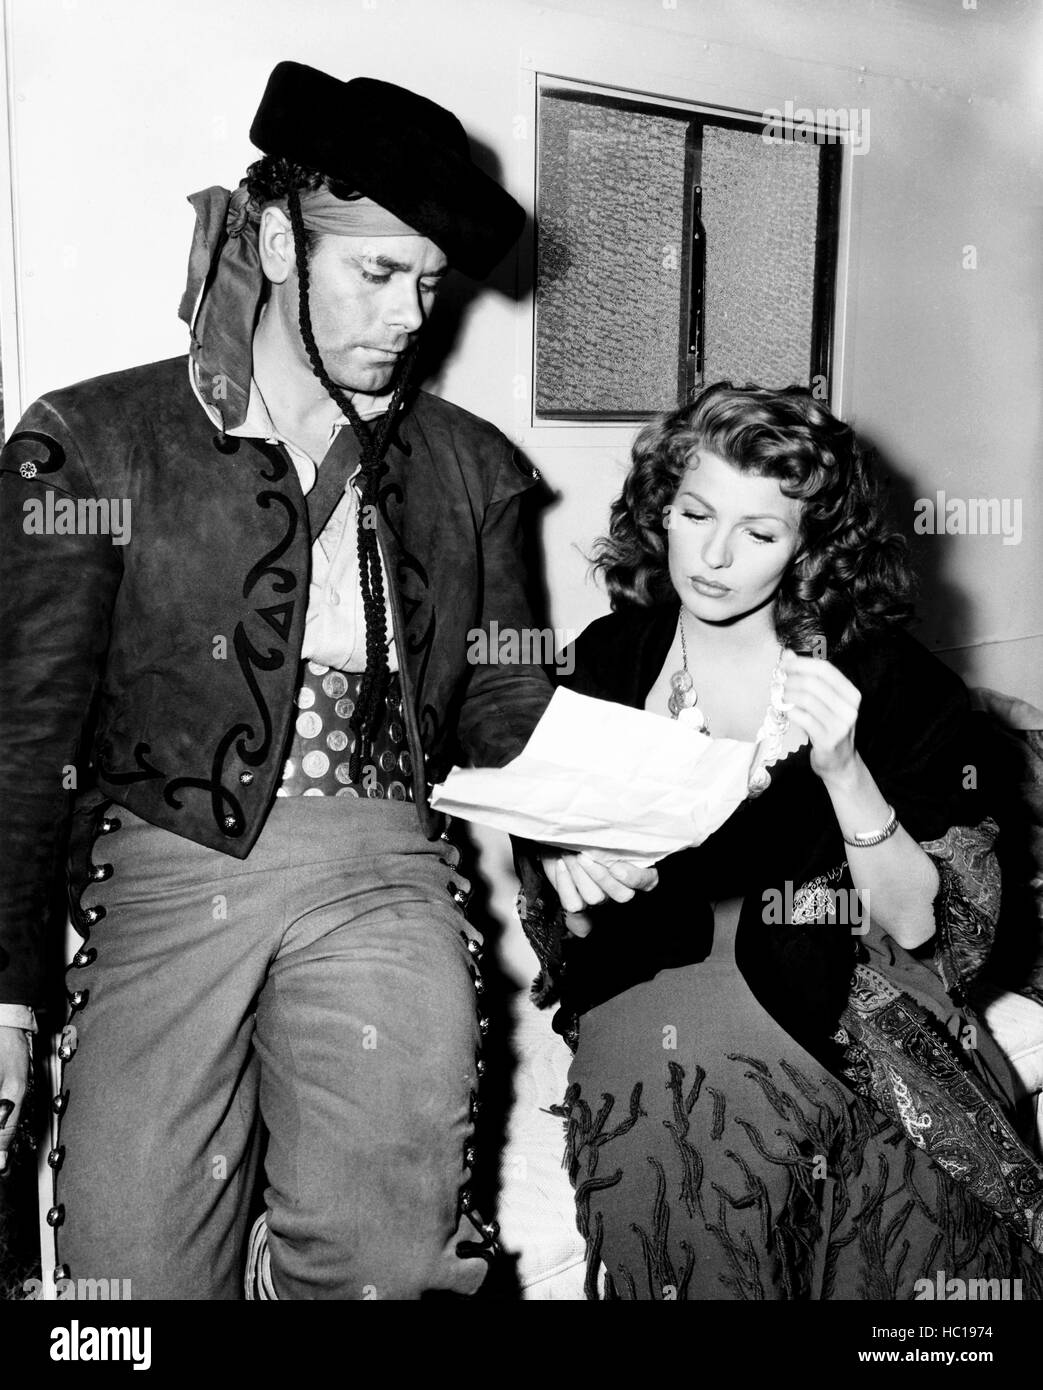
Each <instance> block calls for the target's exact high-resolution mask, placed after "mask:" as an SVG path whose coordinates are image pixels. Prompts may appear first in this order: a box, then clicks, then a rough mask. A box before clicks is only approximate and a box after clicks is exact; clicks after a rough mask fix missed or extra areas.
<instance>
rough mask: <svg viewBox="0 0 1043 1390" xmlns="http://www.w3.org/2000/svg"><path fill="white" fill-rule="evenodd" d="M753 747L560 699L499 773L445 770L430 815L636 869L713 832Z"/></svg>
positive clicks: (642, 715) (566, 693)
mask: <svg viewBox="0 0 1043 1390" xmlns="http://www.w3.org/2000/svg"><path fill="white" fill-rule="evenodd" d="M754 752H755V745H754V744H753V743H747V742H742V741H740V740H737V739H715V738H710V737H708V736H707V735H706V734H703V733H700V732H699V731H697V730H696V729H694V728H692V727H691V726H688V725H685V724H682V723H679V722H678V721H675V720H672V719H665V718H662V717H660V716H659V715H656V714H651V713H649V712H647V711H645V710H638V709H633V708H631V707H630V706H629V705H618V704H614V703H612V702H611V701H609V700H594V699H591V698H590V697H589V696H586V695H577V694H576V693H575V692H574V691H571V690H557V691H555V693H554V696H553V697H552V699H551V702H550V704H549V705H548V706H547V708H546V710H545V711H544V713H543V717H542V718H541V719H540V722H539V723H538V724H537V726H536V728H535V729H534V730H533V733H532V736H531V737H530V739H529V741H528V743H527V744H526V746H525V748H524V750H523V751H522V752H521V753H520V754H519V756H518V757H517V758H515V759H514V760H513V762H510V763H508V764H507V765H506V766H505V767H501V768H466V769H464V768H453V770H452V772H450V774H449V776H448V777H447V778H446V779H445V781H444V782H442V783H441V784H440V785H438V786H436V787H435V788H434V790H433V793H432V797H431V804H432V805H433V806H434V807H435V808H436V809H437V810H439V811H442V812H444V813H445V814H447V815H451V816H456V817H459V819H461V820H466V821H476V822H478V823H479V824H481V825H488V826H492V827H493V828H494V829H497V830H504V831H506V832H507V833H509V834H512V835H520V836H522V837H524V838H525V839H528V840H536V841H539V842H540V843H542V844H549V845H557V846H560V847H561V848H562V849H571V850H586V851H587V852H589V853H591V854H594V855H595V856H597V857H602V858H611V859H618V858H626V859H632V860H635V861H637V862H638V863H642V864H654V863H655V862H656V860H658V859H662V858H664V857H665V856H666V855H668V854H673V853H675V852H676V851H677V850H680V849H686V848H688V847H689V846H692V845H700V844H702V842H703V841H704V840H705V839H706V838H707V836H709V835H712V834H713V832H714V831H715V830H717V829H718V828H719V827H720V826H721V825H723V824H724V822H725V821H726V820H727V819H728V817H729V816H730V815H731V814H732V812H733V811H734V810H735V808H736V807H737V806H738V805H739V804H740V802H742V801H744V800H745V799H746V796H747V779H748V777H749V773H750V767H751V764H752V762H753V756H754Z"/></svg>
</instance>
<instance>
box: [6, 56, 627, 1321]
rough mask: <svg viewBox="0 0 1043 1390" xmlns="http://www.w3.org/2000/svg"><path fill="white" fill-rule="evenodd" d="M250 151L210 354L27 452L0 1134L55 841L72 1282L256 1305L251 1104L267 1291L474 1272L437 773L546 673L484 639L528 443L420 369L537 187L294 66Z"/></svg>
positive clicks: (332, 1292)
mask: <svg viewBox="0 0 1043 1390" xmlns="http://www.w3.org/2000/svg"><path fill="white" fill-rule="evenodd" d="M251 139H252V140H253V141H254V143H255V144H256V145H257V146H258V147H259V148H260V149H261V150H262V151H264V152H265V155H266V157H265V158H264V159H262V160H260V161H259V162H258V163H257V164H255V165H253V166H252V167H251V170H250V174H249V177H248V179H247V180H245V181H244V185H243V186H241V187H240V189H239V190H238V191H237V192H236V193H235V194H233V195H231V196H229V195H228V194H227V192H225V191H224V190H221V189H209V190H207V191H206V192H205V193H203V194H198V195H196V196H195V197H194V198H193V199H192V202H193V204H194V206H195V208H196V212H197V219H198V223H197V231H196V238H195V243H194V245H193V250H192V257H191V261H190V267H189V283H188V287H187V289H186V293H185V298H184V300H183V302H182V316H183V317H184V318H185V319H186V321H188V322H189V323H190V326H191V330H192V339H191V352H190V354H189V357H188V358H187V359H186V358H178V359H174V360H172V361H168V362H159V363H154V364H152V365H150V366H146V367H140V368H135V369H132V370H130V371H125V372H119V373H115V374H113V375H110V376H105V377H101V378H97V379H95V380H92V381H87V382H83V383H80V384H79V385H77V386H73V387H70V388H68V389H66V390H62V391H57V392H54V393H51V394H50V395H48V396H46V397H44V398H43V399H42V400H40V401H38V402H37V403H36V404H35V405H33V406H32V407H31V408H30V410H29V411H28V413H27V414H26V416H25V417H24V419H23V420H22V422H21V423H20V425H19V428H18V430H17V431H16V432H15V433H14V435H13V436H12V437H11V439H10V440H9V441H8V444H7V447H6V448H5V450H4V453H3V455H2V459H0V475H2V485H3V492H4V494H5V499H4V500H5V506H4V511H3V526H4V531H5V541H4V548H3V560H2V567H3V571H2V574H0V582H2V599H0V602H2V604H3V623H4V631H5V644H6V650H5V661H4V667H3V675H2V685H0V693H2V698H3V707H4V719H5V725H6V729H7V736H8V747H7V751H6V754H5V757H4V759H3V764H2V783H0V789H2V793H3V798H4V801H3V806H4V816H3V823H4V824H5V827H6V828H7V835H8V841H7V853H8V867H7V869H6V870H5V874H4V882H3V889H2V907H3V914H2V917H0V1025H2V1026H0V1148H3V1149H5V1150H6V1148H7V1147H8V1146H9V1144H10V1140H11V1135H12V1133H13V1131H14V1129H15V1126H16V1124H17V1120H18V1106H19V1104H20V1102H21V1099H22V1096H23V1094H24V1091H25V1085H26V1077H27V1072H28V1066H29V1063H28V1050H29V1049H28V1044H29V1041H30V1035H31V1033H32V1031H33V1030H34V1029H35V1016H34V1012H33V1011H34V1008H36V1007H38V1006H39V1005H40V1003H41V1001H42V999H43V998H44V991H45V968H44V967H45V952H44V932H43V927H44V923H45V921H46V919H47V914H48V903H49V898H50V894H51V891H52V889H53V885H54V883H55V882H56V881H58V880H59V879H60V876H61V865H62V862H63V860H64V858H65V856H66V839H68V857H69V864H70V898H71V902H72V908H73V920H74V923H75V925H76V926H77V928H78V930H79V931H80V932H81V934H82V935H83V936H84V938H85V940H84V943H83V946H82V947H81V949H80V950H79V951H78V952H77V954H76V956H75V957H74V960H73V963H72V965H71V967H70V968H69V971H68V976H67V981H68V989H69V994H68V998H69V1010H70V1014H69V1024H68V1026H67V1027H66V1029H65V1032H64V1034H63V1041H62V1048H61V1057H62V1059H63V1063H64V1070H63V1079H62V1084H61V1089H60V1091H59V1094H58V1096H57V1097H56V1098H55V1102H54V1104H55V1109H56V1110H57V1112H58V1113H59V1115H60V1116H61V1132H60V1142H59V1144H58V1145H57V1146H56V1147H55V1148H54V1149H53V1151H52V1152H51V1153H50V1155H49V1161H50V1163H51V1166H52V1169H53V1170H54V1186H55V1192H54V1201H53V1205H52V1207H51V1209H50V1210H49V1212H48V1213H47V1219H48V1221H49V1222H50V1224H51V1225H52V1226H53V1227H54V1228H55V1230H56V1239H57V1249H58V1254H59V1260H60V1263H59V1266H58V1268H57V1270H56V1277H58V1278H61V1277H70V1276H71V1277H73V1278H78V1277H91V1278H100V1277H107V1278H120V1279H126V1278H129V1279H130V1280H131V1281H132V1287H133V1296H134V1297H135V1298H182V1299H183V1298H195V1299H198V1298H217V1299H223V1298H235V1297H237V1296H238V1291H239V1288H240V1281H241V1276H242V1261H243V1246H244V1239H245V1224H246V1221H247V1216H248V1202H249V1198H250V1194H251V1192H252V1190H253V1187H254V1178H255V1170H256V1162H257V1134H258V1128H259V1127H258V1123H257V1119H258V1114H260V1116H261V1117H262V1119H263V1122H264V1127H265V1130H266V1131H267V1133H268V1145H267V1151H266V1154H265V1175H266V1179H267V1188H266V1192H265V1205H266V1222H265V1225H264V1228H263V1230H262V1235H263V1236H264V1237H265V1238H266V1239H267V1242H268V1247H269V1254H270V1289H271V1292H272V1293H273V1294H274V1295H275V1296H277V1297H280V1298H290V1299H294V1298H297V1299H306V1298H323V1299H327V1298H346V1299H349V1298H367V1297H370V1298H371V1297H377V1298H414V1297H419V1296H420V1295H421V1294H423V1293H425V1292H427V1291H450V1292H456V1293H461V1294H467V1293H472V1292H474V1291H475V1290H476V1289H477V1287H478V1286H479V1284H480V1282H481V1279H482V1277H483V1274H484V1272H485V1268H486V1260H487V1257H488V1254H489V1250H490V1248H491V1247H492V1246H493V1243H494V1239H495V1228H494V1227H493V1226H492V1225H491V1224H489V1225H487V1224H484V1223H483V1222H482V1221H481V1219H480V1217H479V1216H478V1214H477V1213H476V1212H475V1211H474V1210H473V1208H472V1204H471V1200H470V1197H469V1194H468V1191H467V1187H466V1177H467V1172H468V1170H469V1168H470V1166H471V1164H472V1163H473V1159H474V1154H473V1150H472V1149H471V1146H470V1137H471V1132H472V1131H471V1120H472V1116H473V1109H474V1104H475V1092H476V1089H477V1077H478V1074H479V1072H480V1070H481V1063H480V1062H479V1061H478V1060H477V1056H476V1054H477V1051H478V1045H479V1043H480V1038H481V1032H482V1031H483V1030H484V1026H485V1025H484V1021H483V1020H481V1019H479V1018H478V1017H477V1011H476V1008H475V1000H474V995H475V990H476V989H478V990H480V988H481V981H480V979H479V978H478V976H477V970H476V966H475V959H476V957H477V955H478V939H477V935H476V933H475V932H474V931H473V930H472V929H470V928H469V927H468V926H467V924H466V921H465V919H464V916H463V911H462V903H463V901H464V899H465V897H466V893H465V890H464V886H463V885H462V884H461V882H460V880H459V879H458V878H457V877H456V876H455V875H454V873H453V870H454V868H455V864H456V860H457V854H456V851H455V849H454V848H453V847H451V846H450V845H449V844H448V842H447V841H446V838H445V833H444V823H443V821H442V819H441V818H440V817H438V816H437V815H435V814H434V813H433V812H432V811H431V809H430V807H429V805H428V802H427V790H428V788H429V786H430V784H431V783H432V782H434V781H437V780H438V779H439V778H440V777H442V776H443V775H444V773H445V772H446V770H447V769H448V766H449V765H450V762H451V760H452V758H453V755H454V750H455V748H456V746H457V744H459V745H460V746H462V749H463V750H464V752H465V753H466V754H467V755H469V756H470V757H471V758H472V759H473V760H474V761H475V762H477V763H485V764H489V765H500V764H502V763H504V762H506V761H508V760H509V759H510V758H512V757H514V756H515V755H516V754H517V753H518V752H519V751H520V750H521V748H522V747H523V746H524V743H525V741H526V739H527V737H528V735H529V733H530V732H531V730H532V728H533V726H534V725H535V723H536V721H537V719H538V718H539V715H540V713H541V712H542V710H543V708H544V706H545V704H546V702H547V700H548V698H549V695H550V690H549V687H548V685H547V682H546V679H545V677H544V675H543V673H542V671H540V670H539V669H536V668H532V667H527V666H516V667H504V666H499V665H498V666H486V667H481V666H479V667H469V666H468V665H467V662H466V651H467V647H468V641H467V632H468V631H469V629H472V628H474V627H477V626H482V625H488V624H489V623H491V622H493V621H495V622H497V623H498V624H499V625H500V629H501V630H503V629H504V628H515V629H520V628H523V627H525V626H526V625H528V623H529V617H528V612H527V608H526V602H525V598H524V594H523V586H522V577H521V576H522V569H521V563H520V546H519V505H520V498H521V495H522V494H523V493H524V492H525V490H526V489H527V488H529V487H530V486H531V485H532V483H533V481H534V470H532V469H530V468H528V467H527V466H524V465H522V464H520V463H519V462H518V461H517V460H516V458H515V456H514V453H513V450H512V449H511V447H510V445H509V444H508V442H507V441H506V440H505V439H504V437H503V436H502V435H501V434H499V432H498V431H497V430H495V429H494V428H493V427H492V426H491V425H489V424H486V423H485V422H484V421H481V420H478V419H476V418H475V417H474V416H472V415H469V414H468V413H467V412H465V411H463V410H460V409H459V408H457V407H455V406H451V405H449V404H447V403H445V402H443V401H440V400H438V399H436V398H434V397H432V396H429V395H426V394H424V393H422V392H416V391H414V390H412V389H411V387H410V379H409V368H410V364H411V360H412V357H413V355H414V350H415V344H416V339H417V335H418V333H419V332H420V329H421V328H422V326H423V323H424V321H425V319H426V318H427V315H428V311H429V309H430V306H431V303H432V301H433V299H434V296H435V293H436V291H437V288H438V285H439V284H440V282H441V280H442V277H443V276H444V274H445V272H446V270H447V268H448V267H449V266H450V265H453V266H455V267H458V268H459V269H461V270H463V271H464V272H466V273H468V274H470V275H472V276H479V277H480V276H483V275H484V274H486V273H487V272H488V271H489V270H490V269H491V268H492V266H493V265H495V263H496V262H497V261H498V260H499V259H500V258H501V257H502V256H503V255H504V254H505V253H506V251H507V249H508V247H509V246H510V245H511V243H512V242H513V241H514V240H515V238H516V237H517V235H518V233H519V231H520V229H521V226H522V224H523V221H524V214H523V212H522V209H521V208H520V207H519V206H518V205H517V204H516V203H515V202H514V201H513V199H511V198H510V197H509V196H508V195H507V194H506V193H505V192H504V191H503V190H502V189H501V188H499V187H498V185H496V184H495V183H494V182H493V181H492V180H490V179H489V178H487V177H486V176H485V175H484V174H482V173H481V172H480V171H479V170H478V169H477V168H476V166H475V165H474V164H473V163H472V162H471V159H470V154H469V150H468V145H467V140H466V136H465V134H464V132H463V129H462V127H461V126H460V124H459V122H458V121H457V120H456V118H455V117H453V116H452V115H451V114H450V113H449V112H448V111H445V110H444V109H443V108H441V107H439V106H436V105H435V104H434V103H432V102H430V101H427V100H426V99H424V98H423V97H420V96H417V95H415V94H413V93H411V92H408V91H406V90H404V89H402V88H400V87H396V86H392V85H390V84H387V83H383V82H377V81H373V80H370V79H365V78H358V79H355V80H353V81H349V82H340V81H338V80H336V79H335V78H333V77H330V76H327V75H326V74H324V73H321V72H318V71H316V70H314V69H312V68H307V67H303V66H301V65H299V64H295V63H281V64H280V65H279V66H278V67H277V68H276V69H275V71H274V72H273V74H272V76H271V78H270V80H269V83H268V86H267V89H266V91H265V94H264V97H263V99H262V102H261V105H260V108H259V110H258V113H257V116H256V119H255V121H254V123H253V126H252V128H251ZM367 421H368V422H369V423H368V424H367V423H366V422H367ZM106 500H107V501H108V502H109V503H110V504H111V505H112V506H113V508H115V506H116V505H117V504H118V503H119V502H122V503H123V504H124V505H123V523H124V532H125V535H124V536H123V537H122V539H123V540H125V541H126V543H124V544H120V545H115V544H113V543H112V542H113V540H114V539H115V537H114V536H112V535H108V534H105V533H104V531H103V529H102V528H101V527H100V526H98V525H94V524H91V522H90V521H89V517H93V518H94V519H97V518H98V517H99V516H104V515H105V513H104V511H102V510H100V505H101V503H102V502H103V501H106ZM128 522H129V525H128V524H127V523H128ZM81 754H86V755H87V756H86V757H81V756H80V755H81ZM85 766H86V767H87V780H86V784H85V782H84V776H83V769H84V767H85ZM78 767H79V772H78V770H77V769H78ZM77 777H79V782H80V790H79V793H78V795H77V796H76V798H75V810H74V814H73V815H72V818H71V820H72V824H71V830H70V831H69V832H68V835H67V833H66V829H65V825H66V821H67V819H68V816H67V806H68V801H69V798H70V794H71V793H70V789H71V788H72V787H74V786H75V785H76V781H77ZM411 803H413V804H411ZM418 822H419V823H418ZM561 872H562V873H571V874H573V875H574V876H576V877H577V878H578V879H579V881H580V883H581V887H580V889H578V890H577V892H578V896H577V902H586V901H589V900H596V899H597V898H598V897H599V896H602V895H603V891H604V892H611V893H612V894H613V895H620V896H630V891H631V890H630V888H629V887H628V886H627V878H628V873H627V870H626V868H625V867H620V868H618V869H617V870H616V871H615V872H614V873H608V872H607V871H604V870H602V869H601V868H600V867H599V866H596V865H593V866H589V869H588V870H587V871H584V870H583V869H582V868H581V867H580V866H579V865H575V866H573V868H570V869H565V868H563V869H562V870H561ZM589 875H593V879H591V877H590V876H589ZM598 883H601V884H602V885H603V891H602V889H599V888H598V887H597V884H598ZM583 885H585V887H584V886H583ZM642 886H643V885H642Z"/></svg>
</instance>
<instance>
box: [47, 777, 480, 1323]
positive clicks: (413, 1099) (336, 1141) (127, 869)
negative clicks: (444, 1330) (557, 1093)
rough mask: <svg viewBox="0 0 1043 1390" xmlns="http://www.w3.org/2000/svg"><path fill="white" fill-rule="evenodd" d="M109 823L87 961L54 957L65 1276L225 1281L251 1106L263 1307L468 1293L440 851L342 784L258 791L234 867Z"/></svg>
mask: <svg viewBox="0 0 1043 1390" xmlns="http://www.w3.org/2000/svg"><path fill="white" fill-rule="evenodd" d="M109 815H110V816H112V817H115V818H118V820H119V822H120V824H119V826H118V828H116V829H114V830H113V831H112V832H111V833H108V834H105V835H102V836H100V837H99V838H98V839H97V841H96V842H95V843H94V846H93V850H92V858H93V862H94V864H95V865H99V864H111V866H112V872H111V876H110V877H109V878H108V879H107V880H106V881H104V882H100V883H90V884H88V886H87V887H86V888H85V889H84V891H83V893H82V896H81V904H82V906H83V907H90V906H101V907H104V909H105V913H104V916H103V917H102V918H101V920H100V921H98V923H97V924H96V925H95V926H94V927H93V928H92V929H91V937H90V946H91V947H93V948H96V950H97V958H96V959H95V960H93V962H92V963H91V964H90V965H89V966H87V967H85V968H83V969H78V970H73V971H72V972H70V985H71V986H75V987H78V988H84V989H88V990H89V998H88V1001H87V1003H86V1005H85V1006H84V1008H83V1009H82V1010H81V1011H79V1012H78V1013H76V1014H75V1016H74V1019H73V1022H74V1025H75V1028H76V1032H77V1049H76V1052H75V1055H74V1057H73V1058H72V1059H71V1061H70V1062H69V1063H68V1065H67V1066H66V1069H65V1083H64V1084H65V1086H66V1089H67V1090H68V1093H69V1099H68V1106H67V1110H66V1112H65V1115H64V1117H63V1119H62V1122H61V1134H60V1141H61V1144H62V1145H63V1146H64V1149H65V1156H64V1160H63V1163H62V1167H61V1169H60V1171H59V1174H58V1182H57V1191H58V1196H59V1199H60V1201H61V1203H62V1204H63V1206H64V1209H65V1217H64V1222H63V1224H62V1226H61V1228H60V1229H59V1231H58V1251H59V1259H60V1260H61V1262H62V1263H63V1264H65V1265H66V1266H68V1268H69V1273H70V1275H71V1276H72V1277H73V1278H81V1277H82V1278H96V1279H100V1278H117V1279H130V1280H131V1283H132V1296H133V1297H134V1298H146V1299H159V1298H171V1299H234V1298H239V1297H241V1296H242V1273H243V1261H244V1245H245V1236H246V1222H247V1217H248V1202H249V1198H250V1194H251V1192H252V1190H253V1184H254V1178H255V1165H256V1154H257V1142H256V1141H257V1134H258V1124H257V1121H258V1114H260V1116H261V1117H262V1118H263V1121H264V1126H265V1128H266V1129H267V1131H268V1135H269V1139H268V1148H267V1154H266V1158H265V1173H266V1178H267V1188H266V1192H265V1201H266V1206H267V1221H268V1228H269V1230H268V1236H269V1246H270V1251H271V1260H272V1275H273V1279H274V1283H275V1288H276V1291H277V1293H278V1295H279V1297H280V1298H285V1299H367V1298H377V1299H385V1298H390V1299H411V1298H417V1297H419V1296H420V1295H421V1294H422V1293H424V1292H425V1291H430V1290H442V1291H452V1292H456V1293H460V1294H468V1293H473V1292H474V1291H475V1290H476V1289H477V1288H478V1286H479V1285H480V1283H481V1281H482V1278H483V1276H484V1273H485V1270H486V1267H487V1266H486V1264H485V1262H484V1260H483V1259H481V1258H474V1257H473V1255H471V1256H470V1257H467V1255H465V1257H463V1258H461V1256H460V1255H458V1254H457V1252H456V1246H457V1243H458V1242H460V1241H474V1240H475V1239H476V1235H475V1229H474V1226H473V1225H472V1223H471V1221H470V1220H469V1219H468V1217H467V1216H465V1215H462V1214H461V1187H462V1185H463V1184H464V1183H465V1182H466V1178H467V1163H466V1161H465V1150H466V1149H467V1147H468V1144H469V1141H470V1138H471V1134H472V1123H471V1110H472V1098H473V1093H474V1091H475V1090H476V1089H477V1080H476V1057H477V1050H478V1045H479V1040H480V1034H479V1028H478V1019H477V1013H476V1008H475V978H476V972H475V969H474V961H473V957H472V955H471V953H470V951H469V950H468V944H467V943H468V938H472V939H476V938H477V934H476V933H475V932H474V931H473V930H472V929H470V928H469V927H468V926H467V923H466V922H465V919H464V917H463V914H462V912H461V910H460V908H459V906H458V905H457V903H456V902H455V901H454V899H453V897H452V889H453V888H454V887H455V886H456V885H457V884H458V883H459V880H458V879H457V878H456V877H455V876H454V874H453V872H452V868H451V865H450V864H449V862H448V861H447V859H446V858H445V857H444V856H445V854H446V851H447V849H448V847H447V845H446V844H445V843H444V842H438V841H436V842H434V843H431V842H429V841H427V840H425V839H424V837H423V836H422V835H421V833H420V830H419V828H418V826H417V822H416V816H415V811H414V808H413V807H412V806H411V805H409V804H407V803H399V802H390V801H375V800H374V801H358V800H355V799H354V798H350V797H336V798H323V797H297V798H292V799H285V800H278V801H276V803H275V805H274V807H273V810H272V813H271V815H270V817H269V819H268V822H267V824H266V826H265V828H264V830H263V832H262V835H261V837H260V839H259V840H258V842H257V844H256V845H255V847H254V849H253V851H252V852H251V854H250V856H249V857H248V858H247V859H246V860H242V861H240V860H236V859H231V858H229V857H228V856H227V855H223V854H219V853H217V852H216V851H214V850H211V849H207V848H205V847H202V846H200V845H197V844H193V843H192V842H191V841H189V840H185V839H182V838H181V837H179V836H177V835H173V834H170V833H169V832H167V831H164V830H159V829H157V828H156V827H154V826H150V825H148V824H147V823H146V822H144V821H142V820H140V819H139V818H138V817H137V816H134V815H132V814H130V813H129V812H127V811H125V810H124V809H123V808H121V807H119V806H112V807H111V809H110V811H109ZM472 949H473V948H472ZM467 1157H468V1158H470V1157H471V1155H470V1154H468V1155H467ZM465 1200H466V1199H465ZM473 1248H474V1247H472V1249H473ZM468 1254H470V1252H468Z"/></svg>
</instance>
